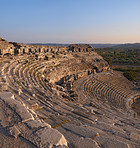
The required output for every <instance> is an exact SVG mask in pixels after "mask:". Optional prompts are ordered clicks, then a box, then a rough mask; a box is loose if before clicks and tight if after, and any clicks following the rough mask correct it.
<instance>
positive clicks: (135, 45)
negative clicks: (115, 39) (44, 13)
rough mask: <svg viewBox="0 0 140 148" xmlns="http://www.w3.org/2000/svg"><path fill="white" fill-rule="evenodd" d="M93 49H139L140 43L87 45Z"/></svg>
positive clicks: (57, 44) (51, 44)
mask: <svg viewBox="0 0 140 148" xmlns="http://www.w3.org/2000/svg"><path fill="white" fill-rule="evenodd" d="M31 45H44V46H65V47H68V46H69V45H70V44H59V43H31ZM89 45H91V46H93V47H94V48H115V49H130V48H133V49H140V43H134V44H130V43H127V44H89Z"/></svg>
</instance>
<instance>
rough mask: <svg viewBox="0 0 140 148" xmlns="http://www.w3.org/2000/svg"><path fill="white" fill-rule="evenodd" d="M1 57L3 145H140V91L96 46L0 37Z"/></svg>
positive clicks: (102, 147) (84, 147)
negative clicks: (27, 41) (47, 44)
mask: <svg viewBox="0 0 140 148" xmlns="http://www.w3.org/2000/svg"><path fill="white" fill-rule="evenodd" d="M0 54H1V57H0V66H1V69H0V147H4V148H6V147H8V148H13V147H14V148H18V147H21V148H25V147H29V148H36V147H39V148H67V147H69V148H87V147H88V148H94V147H95V148H118V147H119V148H138V147H139V145H140V124H139V123H140V118H139V108H138V106H137V105H134V103H136V102H138V101H139V97H140V93H139V91H138V90H135V89H134V86H133V85H132V84H131V83H130V82H129V81H128V80H127V79H126V78H125V77H123V75H122V73H121V72H116V71H113V70H112V69H111V68H110V66H109V65H108V63H107V62H106V61H105V60H104V59H103V58H102V57H101V56H100V55H98V54H97V53H96V52H95V51H94V48H93V47H91V46H90V45H78V44H72V45H70V46H68V47H53V46H40V45H27V44H20V43H13V42H8V41H6V40H4V39H2V38H0ZM120 84H121V85H120Z"/></svg>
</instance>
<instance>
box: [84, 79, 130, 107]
mask: <svg viewBox="0 0 140 148" xmlns="http://www.w3.org/2000/svg"><path fill="white" fill-rule="evenodd" d="M84 90H85V91H88V92H90V94H91V95H93V94H94V93H96V94H98V95H99V96H100V97H101V98H102V99H103V100H104V98H107V99H108V101H109V102H111V103H112V104H114V105H115V106H117V107H120V108H125V104H126V101H127V100H128V98H129V97H130V96H131V95H133V93H132V92H128V91H126V90H122V89H120V88H119V89H118V88H117V87H116V86H113V85H111V84H107V83H105V82H103V81H100V80H98V79H96V78H95V77H92V78H91V79H88V80H87V81H86V82H85V84H84Z"/></svg>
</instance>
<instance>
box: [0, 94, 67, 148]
mask: <svg viewBox="0 0 140 148" xmlns="http://www.w3.org/2000/svg"><path fill="white" fill-rule="evenodd" d="M0 103H1V105H2V106H0V110H1V111H3V112H0V119H1V125H2V126H3V127H8V124H7V123H6V121H7V122H11V124H10V127H8V128H7V131H8V133H9V135H11V136H13V137H14V138H18V136H19V135H21V136H22V137H24V138H25V139H27V140H29V141H31V142H32V143H33V144H35V145H36V146H37V147H40V148H50V147H53V146H67V141H66V139H65V138H64V136H63V135H62V134H61V133H60V132H58V131H57V130H56V129H52V128H51V126H50V125H49V124H47V123H45V122H44V121H41V120H39V119H38V118H37V117H35V115H33V114H32V113H33V112H31V110H29V109H27V107H26V106H24V105H23V104H21V103H20V102H19V101H17V100H16V99H15V98H14V95H12V93H10V92H2V93H0ZM4 105H5V107H4ZM3 107H4V108H3ZM9 109H10V110H11V113H10V110H9ZM8 110H9V111H8ZM8 112H9V113H10V115H12V116H14V115H16V116H17V118H19V117H20V119H21V121H20V119H18V121H16V122H13V119H12V118H11V117H12V116H9V117H10V120H9V119H8V118H4V117H3V116H4V113H5V114H7V113H8ZM34 117H35V118H36V119H35V118H34ZM3 120H5V121H3ZM8 120H9V121H8Z"/></svg>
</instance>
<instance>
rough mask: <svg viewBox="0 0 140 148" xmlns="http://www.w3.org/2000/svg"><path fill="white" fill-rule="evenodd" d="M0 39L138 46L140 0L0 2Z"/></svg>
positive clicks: (27, 41) (17, 0)
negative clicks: (135, 44)
mask: <svg viewBox="0 0 140 148" xmlns="http://www.w3.org/2000/svg"><path fill="white" fill-rule="evenodd" d="M0 36H1V37H3V38H5V39H7V40H8V41H18V42H23V43H29V42H38V43H39V42H40V43H41V42H43V43H126V42H140V0H0Z"/></svg>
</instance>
